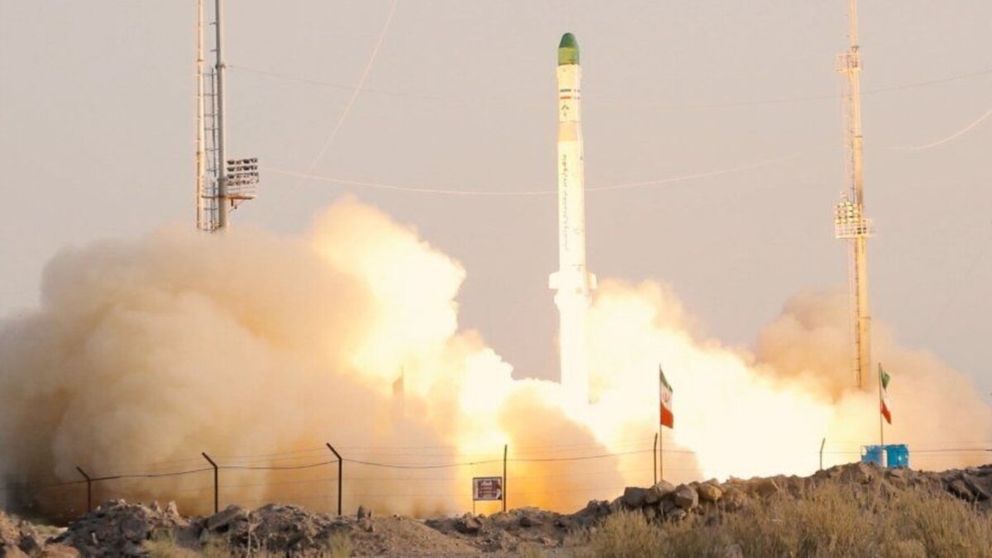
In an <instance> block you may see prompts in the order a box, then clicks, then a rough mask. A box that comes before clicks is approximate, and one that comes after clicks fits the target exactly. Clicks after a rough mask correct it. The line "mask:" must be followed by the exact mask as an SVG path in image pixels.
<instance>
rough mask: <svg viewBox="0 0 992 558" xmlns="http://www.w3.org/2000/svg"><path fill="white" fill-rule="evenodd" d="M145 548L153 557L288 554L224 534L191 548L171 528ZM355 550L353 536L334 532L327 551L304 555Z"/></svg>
mask: <svg viewBox="0 0 992 558" xmlns="http://www.w3.org/2000/svg"><path fill="white" fill-rule="evenodd" d="M144 549H145V550H146V551H147V552H148V556H149V557H150V558H199V557H204V558H228V557H230V556H239V557H240V556H245V557H248V556H250V557H252V558H276V557H280V556H284V555H286V554H285V553H284V552H272V551H268V550H261V551H252V552H250V553H248V552H246V551H245V550H244V549H240V550H238V549H234V548H231V546H230V545H229V544H228V542H227V540H226V539H224V538H222V537H210V538H209V539H207V540H206V541H205V542H204V543H203V544H202V546H201V547H200V548H199V549H198V550H190V549H188V548H184V547H183V546H181V545H179V544H178V543H177V542H176V540H175V537H174V535H173V534H172V532H171V531H164V532H163V533H162V534H158V533H156V536H153V537H152V538H151V539H150V540H147V541H145V544H144ZM352 552H354V547H353V546H352V543H351V537H350V536H348V534H347V533H334V534H333V535H331V536H330V538H329V539H328V540H327V543H326V545H325V547H324V549H323V550H315V551H308V552H305V553H303V554H301V556H306V557H307V558H350V556H351V555H352Z"/></svg>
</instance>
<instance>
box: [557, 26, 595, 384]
mask: <svg viewBox="0 0 992 558" xmlns="http://www.w3.org/2000/svg"><path fill="white" fill-rule="evenodd" d="M557 76H558V162H557V166H558V271H557V272H555V273H552V274H551V277H550V279H549V282H548V284H549V286H550V287H551V288H552V289H554V290H555V291H556V293H555V305H556V306H558V316H559V328H558V344H559V347H558V348H559V358H560V359H561V384H562V387H563V388H564V389H565V391H566V393H568V394H569V397H570V398H571V399H573V400H574V401H579V402H583V403H586V402H588V401H589V370H588V363H587V353H586V314H587V313H588V310H589V295H590V293H591V292H592V290H593V289H595V288H596V276H595V275H593V274H591V273H589V272H588V270H587V269H586V202H585V169H584V167H583V155H582V151H583V149H582V113H581V107H582V90H581V85H580V83H581V78H582V67H581V66H580V65H579V45H578V43H577V42H576V40H575V37H574V36H573V35H572V34H571V33H565V35H563V36H562V38H561V42H560V43H559V45H558V71H557Z"/></svg>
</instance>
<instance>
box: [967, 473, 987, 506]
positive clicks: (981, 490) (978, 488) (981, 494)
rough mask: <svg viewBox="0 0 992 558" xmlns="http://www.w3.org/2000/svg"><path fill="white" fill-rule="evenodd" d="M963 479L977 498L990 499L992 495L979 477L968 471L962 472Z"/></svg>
mask: <svg viewBox="0 0 992 558" xmlns="http://www.w3.org/2000/svg"><path fill="white" fill-rule="evenodd" d="M961 480H962V481H964V484H965V486H967V487H968V490H970V491H971V493H972V494H973V495H974V497H975V499H976V500H980V501H981V500H988V499H989V498H990V497H992V495H990V494H989V491H988V490H987V489H986V488H985V487H983V486H982V485H981V483H980V482H979V481H978V479H977V478H975V477H973V476H971V475H969V474H968V473H962V474H961Z"/></svg>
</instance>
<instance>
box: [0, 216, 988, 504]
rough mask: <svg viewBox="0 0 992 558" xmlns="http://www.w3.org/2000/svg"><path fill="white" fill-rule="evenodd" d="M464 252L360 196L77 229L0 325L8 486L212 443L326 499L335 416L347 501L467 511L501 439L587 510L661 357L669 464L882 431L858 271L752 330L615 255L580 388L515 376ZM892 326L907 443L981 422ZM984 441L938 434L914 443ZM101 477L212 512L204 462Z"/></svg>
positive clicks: (601, 494)
mask: <svg viewBox="0 0 992 558" xmlns="http://www.w3.org/2000/svg"><path fill="white" fill-rule="evenodd" d="M464 277H465V270H464V269H463V268H462V266H461V265H460V264H459V263H458V262H456V261H454V260H453V259H452V258H450V257H448V256H446V255H445V254H443V253H441V252H439V251H438V250H436V249H434V248H432V247H431V246H430V245H429V244H427V243H426V242H424V241H423V240H421V239H420V238H419V237H418V236H417V234H416V232H415V231H413V230H412V229H410V228H409V227H406V226H403V225H401V224H398V223H396V222H395V221H393V220H392V219H390V218H389V217H388V216H387V215H385V214H383V213H382V212H380V211H379V210H377V209H375V208H372V207H370V206H368V205H364V204H362V203H360V202H358V201H355V200H353V199H350V198H348V199H344V200H342V201H339V202H338V203H336V204H334V205H333V206H332V207H330V208H329V209H328V210H327V211H326V212H325V213H324V214H323V215H322V216H321V217H320V218H319V219H317V221H316V223H315V225H314V227H313V228H312V230H311V232H310V233H309V234H307V235H305V236H302V237H296V236H280V235H276V234H273V233H270V232H265V231H260V230H249V229H245V228H240V229H237V230H231V231H227V232H225V233H224V234H218V235H204V234H197V233H195V232H192V231H189V232H187V231H185V230H181V229H179V228H170V229H164V230H161V231H159V232H157V233H155V234H152V235H149V236H148V237H146V238H143V239H140V240H137V241H131V242H127V241H113V242H104V243H99V244H94V245H91V246H87V247H84V248H76V249H71V250H66V251H64V252H62V253H60V254H59V255H57V256H56V257H55V258H54V259H53V260H52V261H51V262H50V263H49V265H48V266H47V268H46V269H45V272H44V277H43V283H42V302H41V305H40V307H39V308H38V309H37V310H35V311H34V312H32V313H31V314H29V315H26V316H23V317H16V318H10V319H8V320H6V321H5V322H3V323H2V325H0V448H3V451H2V452H0V475H2V478H3V480H4V483H5V485H6V487H7V489H8V490H7V492H8V497H9V500H10V501H11V503H12V504H13V505H18V506H21V507H32V506H34V507H36V509H37V510H39V511H41V512H43V513H47V514H49V515H51V516H57V515H59V514H64V513H69V512H71V511H77V512H78V511H79V510H78V508H79V506H80V503H79V501H78V492H72V491H71V490H70V489H68V488H65V487H62V488H59V487H54V488H43V487H44V486H46V485H50V484H52V483H53V482H60V481H62V482H64V481H75V480H79V479H80V476H79V473H78V472H77V471H76V469H75V468H76V467H77V466H79V467H82V468H83V469H84V470H86V471H87V472H88V473H89V474H91V475H93V476H109V475H117V474H122V473H123V474H126V473H133V472H143V473H147V472H176V471H180V472H181V471H191V470H192V471H195V470H197V469H200V468H203V467H206V462H205V461H204V460H203V459H202V458H201V457H200V452H201V451H206V452H207V453H209V454H210V455H211V456H212V457H213V458H214V459H215V460H217V461H218V462H219V463H221V464H222V465H224V466H225V468H224V469H223V470H222V471H221V477H222V480H221V491H222V499H223V501H224V502H227V503H234V502H236V503H240V504H243V505H261V504H263V503H265V502H268V501H289V502H298V503H302V504H305V505H307V506H310V507H313V508H315V509H333V505H334V500H335V498H336V492H335V482H336V481H335V479H336V470H335V469H334V466H335V464H334V463H332V462H333V461H334V458H333V456H332V455H331V454H330V452H329V451H328V450H327V449H326V448H325V447H324V443H325V442H331V443H333V444H334V445H335V447H336V448H337V449H338V450H339V451H340V452H341V453H342V455H344V457H345V458H346V460H347V461H346V462H345V463H344V469H345V475H344V478H345V484H344V487H345V488H344V500H345V503H346V504H345V505H346V507H348V509H349V511H350V510H351V509H353V508H354V507H357V505H358V504H360V503H361V504H365V505H366V506H371V507H373V508H375V509H377V510H379V511H382V512H397V513H406V514H414V515H424V514H432V513H442V512H459V511H461V512H463V511H465V510H467V509H470V508H471V496H470V479H471V477H473V476H498V475H500V474H501V473H502V463H501V461H502V453H503V447H504V444H506V445H508V447H509V452H508V454H509V463H508V466H509V474H508V485H509V498H508V499H509V505H510V506H524V505H535V506H542V507H546V508H552V509H565V510H570V509H574V508H577V507H579V506H581V505H583V504H585V502H586V501H588V500H589V499H592V498H608V497H612V496H614V495H615V494H616V493H617V492H618V491H620V490H622V488H623V487H624V485H630V484H638V485H645V484H649V483H650V482H651V479H652V453H651V445H652V436H653V435H654V433H655V432H656V431H657V420H658V417H657V414H658V400H657V398H658V394H657V366H658V364H659V363H661V364H662V365H663V366H664V367H665V370H666V374H667V376H668V378H669V380H670V381H671V383H672V385H673V387H674V389H675V415H676V428H675V430H674V431H666V432H665V441H664V444H665V450H666V454H665V477H666V478H668V479H669V480H673V481H685V480H691V479H698V478H703V477H726V476H729V475H737V476H749V475H758V474H777V473H808V472H810V471H812V470H814V469H815V468H816V466H817V464H818V455H817V452H818V447H819V443H820V440H821V439H822V438H824V437H826V438H827V439H828V442H829V443H830V447H831V448H841V449H842V450H843V451H851V452H854V453H852V454H848V453H843V454H839V453H831V454H830V456H829V459H827V463H826V464H827V465H831V464H834V463H839V462H845V461H852V460H855V459H857V458H858V456H857V454H856V452H857V447H858V446H859V445H860V444H865V443H877V435H878V420H877V412H878V411H877V395H876V394H875V393H874V392H871V391H866V392H861V391H858V390H856V389H854V388H852V387H850V385H851V384H853V381H852V379H851V372H850V363H849V361H848V356H847V355H848V339H849V336H848V330H847V325H846V322H847V313H846V309H847V303H846V299H844V297H843V296H838V295H836V294H830V293H828V294H823V293H807V294H801V295H798V296H796V297H794V298H793V299H791V300H790V301H789V302H788V303H787V304H786V305H785V308H784V311H783V313H782V315H781V316H780V317H779V318H777V319H776V320H775V321H774V322H772V323H771V324H769V326H767V327H766V328H765V330H764V331H763V332H761V334H760V335H759V337H758V341H757V344H756V348H755V350H754V352H753V353H750V352H748V351H746V350H743V349H739V348H733V347H727V346H724V345H722V344H720V343H719V342H718V341H715V340H712V339H709V338H707V337H705V336H704V335H702V334H701V333H700V328H699V327H698V326H696V325H695V324H693V323H692V322H691V321H690V319H689V318H688V317H687V312H686V311H685V310H684V309H683V308H682V306H681V304H680V303H679V302H678V300H677V299H676V297H675V296H674V294H673V293H672V292H671V290H670V289H668V288H667V287H665V286H663V285H660V284H658V283H654V282H645V283H641V284H638V285H632V284H629V283H625V282H622V281H616V280H607V281H604V282H603V284H602V286H601V288H600V290H599V291H598V292H597V295H596V297H595V299H594V301H593V305H592V307H591V308H590V311H589V316H588V324H589V326H588V327H589V339H590V346H589V355H590V371H591V373H592V396H593V398H594V400H595V401H596V402H595V403H594V404H591V405H585V404H578V403H576V402H575V401H574V398H568V397H566V396H565V394H564V393H563V392H562V390H561V388H560V386H559V385H558V384H557V383H555V382H550V381H544V380H536V379H514V378H513V377H512V371H513V370H512V367H511V365H510V364H508V363H506V362H504V361H503V360H502V359H501V358H500V356H499V355H498V354H497V353H496V352H495V351H494V350H493V349H491V348H489V347H488V346H487V345H486V344H485V341H484V340H483V338H482V336H481V335H480V334H479V333H477V332H474V331H467V330H463V329H460V328H459V326H458V305H457V302H456V297H457V294H458V289H459V287H460V285H461V283H462V281H463V280H464ZM876 347H877V353H878V355H879V358H880V360H881V361H882V362H884V363H885V365H886V368H887V369H889V370H890V371H891V372H892V374H893V378H894V379H893V383H892V386H891V389H890V392H891V398H892V401H893V405H894V408H895V416H896V419H895V424H894V425H893V426H892V427H890V428H889V427H887V434H886V439H887V440H891V441H893V442H907V443H909V444H910V446H911V451H912V450H913V449H914V448H917V447H919V448H920V449H925V448H933V449H940V448H948V447H950V446H952V445H960V444H963V443H977V442H980V441H986V442H987V441H988V440H989V437H990V431H989V430H990V421H989V418H990V416H989V409H988V407H987V406H986V405H985V404H984V403H983V402H982V401H981V399H980V398H979V397H978V395H977V394H976V393H975V391H974V389H973V387H972V386H971V384H970V383H969V382H968V381H967V379H965V378H964V377H963V376H962V375H960V374H959V373H957V372H955V371H953V370H951V369H950V368H948V367H947V366H946V365H944V364H942V363H941V362H940V361H939V360H938V359H937V358H936V357H934V356H932V355H930V354H928V353H925V352H921V351H915V350H909V349H905V348H902V347H899V346H898V345H897V344H896V343H895V342H894V341H893V339H892V336H891V335H890V334H889V333H888V332H887V331H886V329H885V328H884V326H876ZM838 451H841V450H838ZM982 457H983V454H981V453H960V452H958V453H946V452H945V453H940V452H933V453H927V454H921V457H918V458H916V457H914V459H916V461H915V462H914V465H917V466H922V467H933V468H943V467H948V466H953V465H963V464H967V463H974V462H978V461H981V460H982ZM315 464H320V465H315ZM310 465H313V466H312V467H311V466H310ZM260 468H261V469H260ZM75 488H78V487H75ZM96 491H97V493H96V496H97V498H98V499H104V498H110V497H126V498H128V499H143V500H150V499H159V500H177V501H179V502H180V504H181V505H182V506H186V507H187V508H191V510H190V511H195V512H199V513H205V512H207V511H209V506H210V505H211V503H212V499H211V498H212V481H211V477H210V474H209V472H192V473H189V474H185V475H180V476H165V477H154V478H134V479H118V480H107V481H101V482H100V483H97V485H96ZM480 511H494V509H490V508H483V507H481V506H480Z"/></svg>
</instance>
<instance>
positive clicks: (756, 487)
mask: <svg viewBox="0 0 992 558" xmlns="http://www.w3.org/2000/svg"><path fill="white" fill-rule="evenodd" d="M752 490H753V491H754V494H755V495H757V496H760V497H762V498H768V497H771V496H774V495H775V494H778V493H779V492H781V490H782V489H781V488H779V487H778V484H776V483H775V481H774V480H772V479H761V480H759V481H758V482H756V483H754V484H753V485H752Z"/></svg>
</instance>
